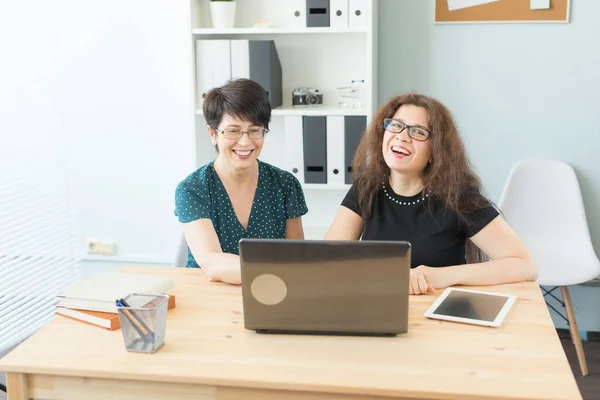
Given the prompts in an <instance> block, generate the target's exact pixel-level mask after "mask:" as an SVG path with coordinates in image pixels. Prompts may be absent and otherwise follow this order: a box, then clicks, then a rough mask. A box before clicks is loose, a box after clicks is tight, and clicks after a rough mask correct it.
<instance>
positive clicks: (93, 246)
mask: <svg viewBox="0 0 600 400" xmlns="http://www.w3.org/2000/svg"><path fill="white" fill-rule="evenodd" d="M85 250H86V251H87V252H88V254H98V253H99V251H100V239H96V238H87V239H85Z"/></svg>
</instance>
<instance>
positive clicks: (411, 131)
mask: <svg viewBox="0 0 600 400" xmlns="http://www.w3.org/2000/svg"><path fill="white" fill-rule="evenodd" d="M383 126H384V127H385V130H386V131H389V132H392V133H395V134H398V133H402V131H404V130H405V129H407V130H408V136H410V137H411V138H412V139H414V140H418V141H420V142H424V141H426V140H427V139H429V137H430V136H431V132H429V131H428V130H427V129H425V128H423V127H422V126H414V125H407V124H405V123H404V122H402V121H399V120H397V119H393V118H386V119H384V120H383Z"/></svg>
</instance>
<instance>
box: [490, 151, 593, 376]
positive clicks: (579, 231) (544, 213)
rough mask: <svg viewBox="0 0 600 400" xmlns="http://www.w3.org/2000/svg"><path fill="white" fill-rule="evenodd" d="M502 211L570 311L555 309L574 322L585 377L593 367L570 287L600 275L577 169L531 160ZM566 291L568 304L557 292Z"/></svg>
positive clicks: (518, 170) (514, 176)
mask: <svg viewBox="0 0 600 400" xmlns="http://www.w3.org/2000/svg"><path fill="white" fill-rule="evenodd" d="M498 206H499V208H500V209H501V210H502V213H503V214H504V217H505V218H506V220H507V222H508V223H509V224H510V225H511V226H512V228H513V229H514V230H515V231H516V232H517V234H518V235H519V236H520V237H521V239H522V240H523V241H524V242H525V244H526V245H527V246H528V247H529V250H530V251H531V253H532V255H533V257H534V259H535V261H536V264H537V265H538V268H539V277H538V280H537V283H538V284H540V285H541V286H550V287H553V288H552V289H550V290H546V289H545V288H543V287H542V290H543V291H544V296H546V295H550V296H552V297H553V298H554V299H556V300H557V301H559V302H560V303H561V304H562V306H563V307H565V310H566V313H567V317H566V318H565V317H564V316H563V315H562V313H560V312H558V310H556V309H555V308H554V307H552V306H551V305H550V304H549V306H550V307H551V308H552V309H553V310H554V311H556V312H557V314H558V315H560V316H562V317H563V318H564V319H565V320H566V321H567V323H568V324H569V329H570V332H571V338H572V340H573V343H574V344H575V349H576V352H577V358H578V359H579V366H580V367H581V373H582V374H583V375H587V373H588V369H587V363H586V360H585V354H584V352H583V346H582V345H581V338H580V336H579V330H578V328H577V321H576V319H575V313H574V311H573V304H572V303H571V296H570V295H569V290H568V289H567V286H569V285H577V284H580V283H584V282H587V281H590V280H592V279H593V278H595V277H597V276H598V275H600V261H599V260H598V257H597V256H596V253H595V252H594V248H593V246H592V241H591V238H590V234H589V230H588V224H587V219H586V214H585V209H584V206H583V200H582V197H581V191H580V188H579V182H578V180H577V176H576V175H575V171H574V170H573V168H572V167H571V166H570V165H568V164H566V163H564V162H561V161H552V160H525V161H521V162H518V163H516V164H515V165H514V166H513V168H512V169H511V171H510V174H509V177H508V181H507V182H506V185H505V186H504V190H503V192H502V196H501V198H500V201H499V204H498ZM558 287H560V291H561V294H562V300H563V301H561V300H560V299H558V298H557V297H556V296H554V295H553V294H552V291H554V290H555V289H556V288H558Z"/></svg>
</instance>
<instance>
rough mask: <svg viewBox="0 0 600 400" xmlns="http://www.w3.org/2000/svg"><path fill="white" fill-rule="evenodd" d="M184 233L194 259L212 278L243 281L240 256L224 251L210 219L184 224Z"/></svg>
mask: <svg viewBox="0 0 600 400" xmlns="http://www.w3.org/2000/svg"><path fill="white" fill-rule="evenodd" d="M183 233H184V235H185V240H186V242H187V245H188V246H189V248H190V251H191V252H192V255H193V256H194V259H195V260H196V262H197V263H198V265H199V266H200V268H202V270H203V271H204V273H205V274H206V275H207V276H208V277H209V278H210V279H211V280H213V281H221V282H226V283H231V284H234V285H239V284H240V283H241V282H242V276H241V272H240V257H239V256H237V255H235V254H228V253H223V250H222V249H221V244H220V243H219V237H218V236H217V233H216V231H215V228H214V226H213V224H212V221H211V220H210V219H199V220H196V221H192V222H189V223H185V224H183Z"/></svg>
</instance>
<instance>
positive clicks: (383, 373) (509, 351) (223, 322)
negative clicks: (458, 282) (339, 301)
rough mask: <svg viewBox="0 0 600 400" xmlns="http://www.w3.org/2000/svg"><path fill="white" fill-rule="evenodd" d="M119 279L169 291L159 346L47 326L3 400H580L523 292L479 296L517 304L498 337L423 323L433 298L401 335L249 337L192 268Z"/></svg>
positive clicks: (8, 367) (67, 325)
mask: <svg viewBox="0 0 600 400" xmlns="http://www.w3.org/2000/svg"><path fill="white" fill-rule="evenodd" d="M122 270H123V271H127V272H136V273H142V274H148V273H151V274H163V275H169V276H170V277H171V278H173V280H174V281H175V284H176V287H175V288H174V294H175V295H176V296H177V307H176V308H175V309H173V310H171V311H169V314H168V322H167V334H166V341H165V345H164V347H163V348H162V349H161V350H159V352H157V353H155V354H150V355H149V354H137V353H128V352H126V351H125V348H124V345H123V338H122V336H121V332H120V330H119V331H113V332H110V331H105V330H102V329H99V328H96V327H92V326H88V325H85V324H82V323H78V322H74V321H70V320H67V319H66V318H62V317H56V318H55V319H54V320H53V321H52V322H50V323H49V324H48V325H46V326H45V327H44V328H42V329H41V330H40V331H39V332H37V333H36V334H35V335H33V336H32V337H31V338H29V339H28V340H27V341H26V342H24V343H23V344H21V345H20V346H19V347H18V348H16V349H15V350H14V351H13V352H11V353H10V354H9V355H7V356H6V357H5V358H3V359H2V360H0V371H1V370H4V371H7V372H8V376H7V377H8V385H9V394H8V399H9V400H22V399H28V398H42V399H48V400H54V399H61V400H75V399H86V400H105V399H115V400H132V399H145V400H152V399H169V400H182V399H203V400H204V399H218V400H232V399H244V400H299V399H306V398H311V399H320V400H342V399H348V400H357V399H371V400H376V399H378V400H384V399H392V398H403V399H417V398H419V399H461V400H462V399H544V400H548V399H581V395H580V393H579V390H578V388H577V385H576V383H575V379H574V377H573V374H572V372H571V369H570V367H569V364H568V362H567V359H566V357H565V354H564V352H563V349H562V347H561V344H560V342H559V339H558V337H557V334H556V331H555V330H554V326H553V324H552V321H551V319H550V315H549V313H548V310H547V308H546V305H545V303H544V300H543V298H542V295H541V292H540V289H539V287H538V286H537V285H535V284H533V283H526V284H517V285H506V286H501V287H494V288H485V289H486V290H491V291H498V292H507V293H514V294H517V295H518V296H519V299H518V300H517V302H516V303H515V306H514V308H513V309H512V310H511V312H510V314H509V316H508V318H507V320H506V321H505V322H504V325H503V326H502V327H500V328H486V327H479V326H470V325H463V324H457V323H449V322H440V321H435V320H428V319H426V318H424V317H423V313H424V312H425V310H426V308H427V307H428V306H429V305H430V304H431V303H432V302H433V300H434V298H435V296H431V295H429V296H412V297H411V299H410V323H409V333H408V334H405V335H400V336H398V337H395V338H356V337H331V336H295V335H263V334H257V333H255V332H252V331H247V330H245V329H244V325H243V315H242V301H241V293H240V292H241V289H240V288H239V287H234V286H229V285H225V284H220V283H209V282H207V280H206V278H205V276H204V275H203V274H202V273H201V272H200V271H199V270H194V269H184V268H164V267H163V268H161V267H150V268H148V267H143V268H140V267H125V268H123V269H122Z"/></svg>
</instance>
